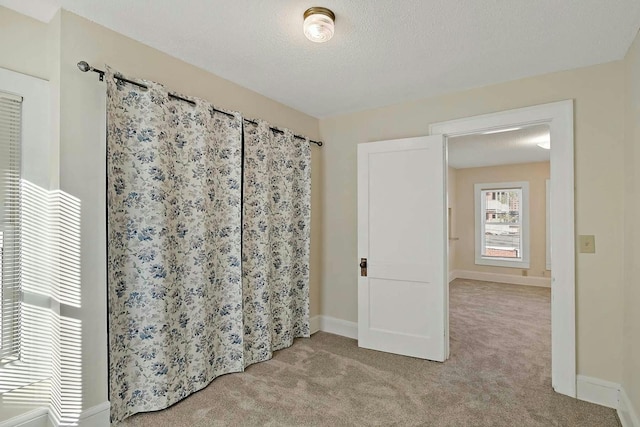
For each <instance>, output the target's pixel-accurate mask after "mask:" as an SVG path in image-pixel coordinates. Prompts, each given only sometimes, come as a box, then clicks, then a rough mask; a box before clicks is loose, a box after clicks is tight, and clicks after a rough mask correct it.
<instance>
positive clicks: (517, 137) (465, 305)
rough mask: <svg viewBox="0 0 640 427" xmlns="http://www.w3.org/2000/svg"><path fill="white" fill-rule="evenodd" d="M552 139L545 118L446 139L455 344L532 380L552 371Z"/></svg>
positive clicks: (461, 354)
mask: <svg viewBox="0 0 640 427" xmlns="http://www.w3.org/2000/svg"><path fill="white" fill-rule="evenodd" d="M550 148H551V146H550V132H549V126H548V125H547V124H536V125H530V126H523V127H511V128H504V129H498V130H494V131H489V132H482V133H475V134H471V135H464V136H454V137H450V138H448V140H447V161H448V165H447V180H446V181H447V192H446V196H447V212H448V230H449V233H448V234H449V237H448V244H449V251H448V267H449V320H450V324H451V337H452V339H451V353H452V354H453V355H455V356H456V357H457V358H458V360H462V361H463V363H464V364H469V365H473V366H484V367H485V369H487V367H488V369H489V370H490V371H491V372H492V374H491V375H493V376H496V377H501V376H504V377H505V378H511V379H513V378H517V381H518V382H519V383H520V384H521V385H522V386H523V387H527V388H529V389H535V388H537V387H538V388H539V387H541V386H543V387H547V382H548V381H549V382H550V379H551V289H550V288H551V259H550V233H549V232H548V231H549V230H550V227H549V225H550V224H549V216H548V214H547V212H548V207H549V204H548V202H547V200H548V190H549V185H548V183H549V182H550V160H551V158H550V157H551V156H550ZM520 366H527V369H525V370H523V369H518V367H520ZM541 380H542V381H541Z"/></svg>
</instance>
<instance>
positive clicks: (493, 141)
mask: <svg viewBox="0 0 640 427" xmlns="http://www.w3.org/2000/svg"><path fill="white" fill-rule="evenodd" d="M548 139H549V126H547V125H536V126H529V127H526V128H524V129H520V130H515V131H511V132H503V133H494V134H490V135H482V134H475V135H466V136H459V137H455V138H449V141H448V142H449V144H448V145H449V151H448V158H449V166H451V167H452V168H455V169H465V168H478V167H484V166H498V165H512V164H517V163H534V162H548V161H549V159H550V154H551V152H550V151H549V150H545V149H544V148H540V147H538V143H540V142H542V141H543V140H548Z"/></svg>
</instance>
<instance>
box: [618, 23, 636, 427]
mask: <svg viewBox="0 0 640 427" xmlns="http://www.w3.org/2000/svg"><path fill="white" fill-rule="evenodd" d="M625 61H626V85H627V88H626V94H627V97H626V101H627V109H626V135H625V137H626V138H625V139H626V141H625V152H624V159H625V163H624V168H625V178H626V182H625V199H624V206H625V234H624V235H625V238H624V251H625V257H624V261H625V263H624V304H625V305H624V346H623V357H624V363H623V366H624V368H623V376H622V388H623V390H624V392H625V394H626V396H627V397H628V399H629V403H630V405H631V407H632V408H633V410H634V411H635V416H636V417H639V418H638V419H637V420H636V422H640V243H639V242H640V224H638V219H639V218H640V35H639V36H638V37H636V40H635V42H634V43H633V45H632V46H631V48H630V49H629V53H628V55H627V58H626V60H625ZM639 425H640V424H639Z"/></svg>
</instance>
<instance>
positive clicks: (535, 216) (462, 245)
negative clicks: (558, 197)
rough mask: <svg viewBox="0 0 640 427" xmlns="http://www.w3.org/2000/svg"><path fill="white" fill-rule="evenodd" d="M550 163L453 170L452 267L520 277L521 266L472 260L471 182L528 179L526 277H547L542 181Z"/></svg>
mask: <svg viewBox="0 0 640 427" xmlns="http://www.w3.org/2000/svg"><path fill="white" fill-rule="evenodd" d="M549 166H550V163H549V162H541V163H524V164H517V165H504V166H490V167H481V168H466V169H457V170H456V205H457V207H458V209H457V214H456V223H457V227H458V235H457V236H458V237H459V238H460V240H459V241H458V242H456V252H455V264H454V266H455V267H454V268H455V270H464V271H479V272H483V273H495V274H509V275H516V276H522V269H521V268H506V267H493V266H488V265H476V263H475V242H476V225H475V194H474V184H483V183H484V184H486V183H494V182H515V181H528V182H529V231H530V232H529V235H530V246H529V250H530V263H529V266H530V268H529V271H528V274H529V276H534V277H549V272H547V271H546V249H547V248H546V220H547V219H546V182H545V181H546V180H547V179H549V174H550V168H549Z"/></svg>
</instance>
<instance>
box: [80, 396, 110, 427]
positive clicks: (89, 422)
mask: <svg viewBox="0 0 640 427" xmlns="http://www.w3.org/2000/svg"><path fill="white" fill-rule="evenodd" d="M110 409H111V404H110V403H109V402H108V401H107V402H102V403H99V404H97V405H95V406H92V407H90V408H87V409H85V410H84V411H82V413H81V414H80V417H79V418H78V426H79V427H109V425H110V424H111V413H110Z"/></svg>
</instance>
